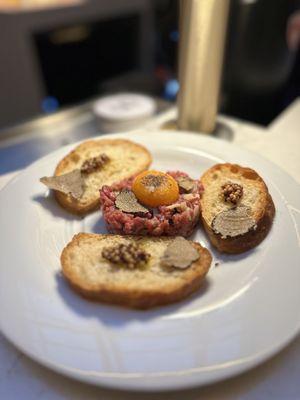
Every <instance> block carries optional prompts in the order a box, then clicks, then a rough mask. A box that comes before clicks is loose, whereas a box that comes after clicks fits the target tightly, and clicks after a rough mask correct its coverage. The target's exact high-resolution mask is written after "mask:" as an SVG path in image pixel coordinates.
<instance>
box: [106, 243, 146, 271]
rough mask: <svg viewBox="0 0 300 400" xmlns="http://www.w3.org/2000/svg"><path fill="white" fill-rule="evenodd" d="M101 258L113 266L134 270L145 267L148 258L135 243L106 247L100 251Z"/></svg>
mask: <svg viewBox="0 0 300 400" xmlns="http://www.w3.org/2000/svg"><path fill="white" fill-rule="evenodd" d="M102 257H103V258H105V259H106V260H108V261H110V262H111V263H113V264H118V265H124V266H125V267H126V268H129V269H134V268H137V267H142V266H145V264H146V263H147V261H148V260H149V258H150V254H148V253H147V252H146V251H145V250H143V249H142V248H141V247H140V246H138V245H137V244H136V243H126V244H125V243H121V244H118V245H116V246H112V247H106V248H104V249H103V250H102Z"/></svg>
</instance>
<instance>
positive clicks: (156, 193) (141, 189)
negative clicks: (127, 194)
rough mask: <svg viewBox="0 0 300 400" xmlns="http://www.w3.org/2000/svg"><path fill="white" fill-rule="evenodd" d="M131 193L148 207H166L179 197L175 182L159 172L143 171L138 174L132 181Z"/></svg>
mask: <svg viewBox="0 0 300 400" xmlns="http://www.w3.org/2000/svg"><path fill="white" fill-rule="evenodd" d="M132 191H133V193H134V194H135V196H136V198H137V199H138V200H139V201H140V202H141V203H142V204H144V205H145V206H148V207H158V206H167V205H170V204H172V203H174V202H175V201H176V200H177V199H178V197H179V187H178V184H177V182H176V180H175V179H174V178H172V176H170V175H168V174H165V173H163V172H159V171H144V172H142V173H141V174H139V175H138V176H137V177H136V178H135V179H134V181H133V184H132Z"/></svg>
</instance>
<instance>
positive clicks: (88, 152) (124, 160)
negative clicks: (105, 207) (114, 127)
mask: <svg viewBox="0 0 300 400" xmlns="http://www.w3.org/2000/svg"><path fill="white" fill-rule="evenodd" d="M151 162H152V158H151V154H150V153H149V151H148V150H147V149H146V148H145V147H143V146H141V145H140V144H137V143H134V142H131V141H130V140H125V139H99V140H89V141H85V142H83V143H81V144H80V145H79V146H77V147H76V148H75V149H74V150H73V151H71V152H70V153H69V154H67V155H66V156H65V157H64V158H63V159H62V160H61V161H60V162H59V164H58V165H57V167H56V170H55V176H60V175H64V174H68V173H70V172H71V171H74V170H79V171H81V177H82V180H83V194H82V196H81V197H80V198H75V197H74V196H72V194H70V193H63V192H62V191H58V190H55V198H56V200H57V201H58V203H59V204H60V205H61V206H62V207H64V208H65V209H67V210H68V211H70V212H72V213H74V214H80V215H84V214H87V213H88V212H90V211H93V210H95V209H97V207H98V206H99V190H100V189H101V187H102V186H103V185H112V184H115V183H118V182H121V181H122V180H123V179H128V178H131V177H132V176H135V175H137V174H138V173H140V172H142V171H144V170H146V169H148V167H149V166H150V164H151Z"/></svg>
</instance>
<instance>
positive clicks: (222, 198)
mask: <svg viewBox="0 0 300 400" xmlns="http://www.w3.org/2000/svg"><path fill="white" fill-rule="evenodd" d="M201 182H202V184H203V186H204V193H203V195H202V198H201V219H202V223H203V226H204V228H205V230H206V232H207V235H208V237H209V239H210V241H211V243H212V244H213V245H214V246H215V247H216V248H217V249H218V250H219V251H220V252H224V253H242V252H244V251H247V250H250V249H252V248H253V247H255V246H257V245H258V244H259V243H261V242H262V241H263V240H264V238H265V237H266V236H267V234H268V232H269V230H270V228H271V226H272V222H273V219H274V215H275V207H274V203H273V200H272V198H271V195H270V194H269V191H268V188H267V186H266V184H265V182H264V181H263V179H262V178H261V177H260V176H259V175H258V173H257V172H256V171H254V170H253V169H250V168H245V167H241V166H240V165H236V164H228V163H226V164H217V165H215V166H213V167H212V168H210V169H209V170H207V171H206V172H205V173H204V174H203V176H202V177H201Z"/></svg>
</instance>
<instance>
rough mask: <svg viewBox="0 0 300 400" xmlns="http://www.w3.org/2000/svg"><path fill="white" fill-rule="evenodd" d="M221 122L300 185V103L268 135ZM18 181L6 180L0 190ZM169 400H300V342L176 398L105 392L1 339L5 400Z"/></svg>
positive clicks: (0, 395) (0, 389) (1, 395)
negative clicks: (50, 367)
mask: <svg viewBox="0 0 300 400" xmlns="http://www.w3.org/2000/svg"><path fill="white" fill-rule="evenodd" d="M174 115H175V110H172V111H170V112H168V113H167V114H165V115H164V116H163V117H159V119H157V120H156V121H153V123H152V124H150V125H151V126H152V127H155V126H158V124H160V123H161V122H162V121H165V120H167V119H169V118H172V117H174ZM220 121H223V122H224V123H225V124H226V125H228V126H229V127H230V128H231V129H232V131H233V140H232V141H233V143H236V144H238V145H240V146H242V147H246V148H248V149H251V150H253V151H255V152H257V153H260V154H262V155H263V156H265V157H266V158H268V159H270V160H271V161H273V162H274V163H276V164H278V165H280V166H281V167H282V168H283V169H284V170H286V171H287V172H288V173H290V174H291V175H292V176H293V177H294V179H295V180H296V181H297V182H298V183H300V151H299V150H300V100H298V101H296V102H295V103H294V104H293V105H292V106H291V107H289V108H288V109H287V110H286V111H285V112H284V113H283V115H281V116H280V117H279V118H278V119H277V120H275V121H274V122H273V123H272V125H271V126H269V127H268V129H264V128H262V127H258V126H255V125H253V124H248V123H244V122H241V121H237V120H233V119H228V118H221V117H220ZM151 126H149V127H150V128H151ZM13 175H15V173H13V174H8V175H4V176H0V188H1V187H2V186H3V185H4V184H5V183H6V182H7V181H8V180H9V179H10V178H11V177H12V176H13ZM299 203H300V199H299ZM299 209H300V204H299ZM299 306H300V305H299ZM166 397H168V399H169V400H181V399H185V400H196V399H197V400H198V399H210V400H229V399H230V400H250V399H251V400H299V399H300V337H298V338H297V339H296V340H294V341H293V343H291V344H290V345H289V346H288V347H287V348H285V349H284V350H283V351H282V352H281V353H280V354H278V355H277V356H275V357H273V358H272V359H271V360H270V361H268V362H266V363H264V364H263V365H261V366H259V367H257V368H256V369H255V370H252V371H249V372H247V373H245V374H243V375H241V376H238V377H236V378H233V379H230V380H228V381H226V382H221V383H218V384H215V385H212V386H208V387H204V388H196V389H192V390H187V391H182V392H176V393H175V392H173V393H168V394H151V393H149V394H142V393H126V392H119V391H114V390H108V389H101V388H97V387H92V386H88V385H85V384H82V383H79V382H75V381H72V380H70V379H67V378H65V377H62V376H59V375H57V374H56V373H54V372H52V371H50V370H47V369H46V368H44V367H42V366H40V365H38V364H37V363H35V362H34V361H31V360H30V359H29V358H28V357H26V356H24V355H23V354H22V353H20V352H19V351H18V350H17V349H15V348H14V347H13V346H12V345H10V344H9V343H8V342H7V341H6V339H5V338H4V337H3V336H1V335H0V399H1V400H2V399H3V400H11V399H13V400H14V399H22V400H23V399H24V400H39V399H43V400H63V399H64V400H65V399H72V400H83V399H84V400H94V399H95V400H96V399H97V400H98V399H103V400H121V399H122V400H129V399H130V400H135V399H136V400H137V399H138V400H148V399H149V400H150V399H151V400H161V399H165V398H166Z"/></svg>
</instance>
